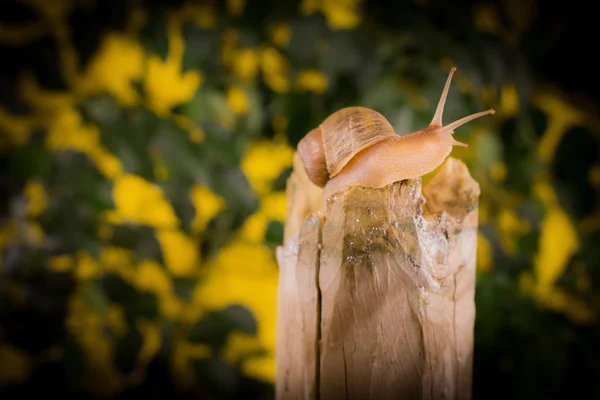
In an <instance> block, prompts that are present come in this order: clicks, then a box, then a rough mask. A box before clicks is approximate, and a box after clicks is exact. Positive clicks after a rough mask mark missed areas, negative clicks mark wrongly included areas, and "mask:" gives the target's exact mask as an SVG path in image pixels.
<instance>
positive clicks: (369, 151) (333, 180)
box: [298, 68, 494, 208]
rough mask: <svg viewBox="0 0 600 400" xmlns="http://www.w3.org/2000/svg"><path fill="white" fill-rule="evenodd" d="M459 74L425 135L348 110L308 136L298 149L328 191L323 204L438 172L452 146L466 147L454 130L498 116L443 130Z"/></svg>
mask: <svg viewBox="0 0 600 400" xmlns="http://www.w3.org/2000/svg"><path fill="white" fill-rule="evenodd" d="M455 70H456V68H452V69H451V70H450V74H449V76H448V79H447V80H446V84H445V86H444V90H443V91H442V95H441V97H440V101H439V103H438V105H437V108H436V111H435V114H434V116H433V120H432V121H431V123H430V124H429V126H428V127H426V128H424V129H421V130H418V131H415V132H412V133H409V134H406V135H397V134H396V133H395V132H394V129H393V128H392V125H391V124H390V123H389V122H388V121H387V119H385V117H384V116H383V115H381V114H380V113H378V112H377V111H375V110H371V109H369V108H365V107H347V108H343V109H341V110H339V111H337V112H335V113H333V114H331V115H330V116H329V117H327V119H325V120H324V121H323V123H321V124H320V125H319V126H318V127H317V128H315V129H313V130H311V131H310V132H309V133H308V134H307V135H306V136H304V138H302V140H300V142H299V143H298V155H299V156H300V158H301V160H302V163H303V164H304V169H305V172H306V174H307V176H308V178H309V179H310V181H311V182H313V183H314V184H315V185H317V186H319V187H321V188H324V192H323V199H324V201H327V199H328V198H329V197H330V196H332V195H334V194H336V193H339V192H341V191H343V190H345V189H346V188H348V187H350V186H363V187H370V188H382V187H384V186H387V185H389V184H391V183H394V182H397V181H401V180H404V179H415V178H417V177H419V176H422V175H425V174H427V173H429V172H431V171H433V170H434V169H435V168H437V167H438V166H439V165H440V164H441V163H442V162H443V161H444V160H445V159H446V157H448V156H449V155H450V152H451V151H452V147H453V146H463V147H467V145H466V144H465V143H461V142H459V141H457V140H455V139H454V137H453V136H452V135H453V134H454V130H455V129H456V128H458V127H460V126H462V125H464V124H466V123H467V122H470V121H472V120H474V119H477V118H480V117H482V116H484V115H488V114H494V110H493V109H490V110H487V111H482V112H478V113H475V114H472V115H469V116H466V117H464V118H461V119H459V120H458V121H455V122H452V123H450V124H448V125H445V126H444V125H443V124H442V114H443V113H444V105H445V103H446V98H447V96H448V90H449V88H450V82H451V81H452V75H453V74H454V71H455ZM324 208H325V207H324Z"/></svg>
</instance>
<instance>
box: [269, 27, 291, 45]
mask: <svg viewBox="0 0 600 400" xmlns="http://www.w3.org/2000/svg"><path fill="white" fill-rule="evenodd" d="M291 36H292V30H291V28H290V26H289V25H288V24H285V23H278V24H276V25H275V26H274V27H273V28H272V29H271V41H272V42H273V43H275V44H276V45H277V46H279V47H284V46H286V45H287V44H288V43H289V42H290V38H291Z"/></svg>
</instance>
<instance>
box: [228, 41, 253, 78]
mask: <svg viewBox="0 0 600 400" xmlns="http://www.w3.org/2000/svg"><path fill="white" fill-rule="evenodd" d="M233 71H234V72H235V75H236V76H237V77H238V78H239V79H240V80H242V81H252V80H253V79H254V78H255V77H256V73H257V72H258V51H257V50H256V49H251V48H245V49H239V50H238V51H237V52H236V55H235V58H234V59H233Z"/></svg>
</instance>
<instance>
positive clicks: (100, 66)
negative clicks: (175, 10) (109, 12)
mask: <svg viewBox="0 0 600 400" xmlns="http://www.w3.org/2000/svg"><path fill="white" fill-rule="evenodd" d="M143 58H144V54H143V48H142V46H140V44H139V43H137V42H136V41H134V40H133V39H132V38H130V37H127V36H125V35H123V34H119V33H109V34H107V35H106V36H104V39H103V42H102V46H101V47H100V50H99V51H98V53H96V55H95V56H94V58H93V59H92V61H91V62H90V64H89V66H88V67H87V69H86V71H85V74H84V75H83V77H82V78H81V81H80V90H82V91H83V92H84V93H86V94H95V93H99V92H103V91H106V92H108V93H110V94H112V95H113V96H115V98H117V99H118V100H119V101H120V102H122V103H123V104H126V105H132V104H135V103H136V102H137V101H138V94H137V92H136V89H135V87H134V82H135V81H139V80H141V77H142V71H143Z"/></svg>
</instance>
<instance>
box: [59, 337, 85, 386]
mask: <svg viewBox="0 0 600 400" xmlns="http://www.w3.org/2000/svg"><path fill="white" fill-rule="evenodd" d="M63 365H64V369H65V375H66V378H67V381H68V382H70V383H71V384H72V385H75V384H76V383H77V382H79V380H80V379H81V377H82V375H83V372H84V370H85V354H84V353H83V350H82V349H81V347H80V346H79V344H77V343H76V342H75V341H73V340H67V342H66V344H65V346H64V350H63Z"/></svg>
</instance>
